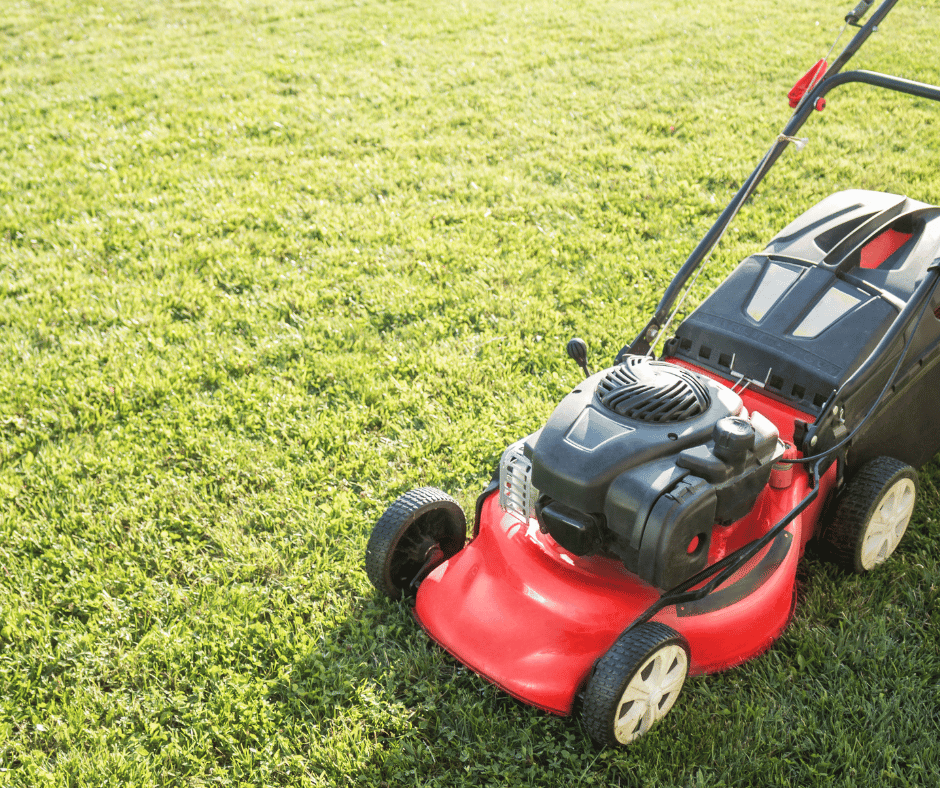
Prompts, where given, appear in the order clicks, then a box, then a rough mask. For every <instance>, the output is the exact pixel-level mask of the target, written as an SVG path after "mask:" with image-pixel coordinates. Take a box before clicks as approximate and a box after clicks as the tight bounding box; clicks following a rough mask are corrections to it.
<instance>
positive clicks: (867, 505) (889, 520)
mask: <svg viewBox="0 0 940 788" xmlns="http://www.w3.org/2000/svg"><path fill="white" fill-rule="evenodd" d="M916 498H917V471H915V470H914V469H913V468H912V467H911V466H910V465H906V464H905V463H903V462H901V461H900V460H895V459H893V458H891V457H878V458H876V459H874V460H872V461H871V462H869V463H866V464H865V465H863V466H862V468H861V470H859V472H858V473H857V474H856V475H855V477H854V478H853V479H852V481H851V482H849V485H848V487H846V489H845V492H844V493H843V495H842V498H841V500H840V501H839V505H838V507H837V508H836V514H835V518H834V519H833V521H832V525H831V526H830V527H829V529H828V531H827V533H826V536H825V539H826V541H827V542H828V543H829V546H830V547H831V548H832V552H833V557H834V559H835V561H836V563H837V564H839V565H840V566H842V567H843V568H844V569H846V570H848V571H850V572H858V573H859V574H861V573H862V572H867V571H869V570H870V569H873V568H874V567H875V566H877V565H878V564H880V563H881V562H882V561H884V560H886V559H887V558H888V556H890V555H891V553H893V552H894V549H895V548H896V547H897V546H898V543H899V542H900V541H901V537H902V536H904V532H905V531H906V530H907V524H908V523H909V522H910V520H911V514H912V513H913V511H914V501H915V500H916Z"/></svg>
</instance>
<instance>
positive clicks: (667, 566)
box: [500, 356, 786, 589]
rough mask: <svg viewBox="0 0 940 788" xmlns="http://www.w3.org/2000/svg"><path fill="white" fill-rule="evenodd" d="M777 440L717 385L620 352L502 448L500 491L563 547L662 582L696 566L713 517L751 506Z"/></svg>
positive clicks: (668, 584)
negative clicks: (529, 431)
mask: <svg viewBox="0 0 940 788" xmlns="http://www.w3.org/2000/svg"><path fill="white" fill-rule="evenodd" d="M785 448H786V447H785V444H783V443H782V442H781V441H780V440H779V434H778V430H777V428H776V427H775V426H774V425H773V424H772V423H771V422H770V421H769V420H768V419H766V418H764V417H763V416H761V415H760V414H759V413H752V414H750V415H749V414H748V413H747V411H746V410H745V408H744V405H743V403H742V401H741V398H740V397H739V396H738V395H737V394H735V393H734V392H733V391H732V390H731V389H729V388H728V387H727V386H723V385H721V384H720V383H717V382H715V381H713V380H711V379H709V378H707V377H705V376H703V375H699V374H696V373H694V372H691V371H689V370H687V369H684V368H682V367H680V366H678V365H676V364H672V363H667V362H662V361H653V360H650V359H648V358H646V357H643V356H628V357H627V358H626V359H625V360H624V361H623V362H622V363H621V364H618V365H617V366H615V367H611V368H609V369H606V370H604V371H602V372H598V373H596V374H594V375H592V376H590V377H588V378H587V379H586V380H585V381H583V382H582V384H581V385H579V386H578V387H577V388H576V389H575V390H574V391H573V392H572V393H571V394H569V395H568V396H567V397H565V399H564V400H562V402H561V404H560V405H559V406H558V407H557V408H556V409H555V411H554V413H553V414H552V415H551V417H550V418H549V420H548V422H547V423H546V425H545V426H544V427H543V428H542V429H541V430H540V431H539V432H537V433H535V434H533V435H531V436H529V438H527V439H525V440H524V441H521V442H520V443H519V444H516V445H515V446H513V447H510V449H509V450H508V451H507V453H506V455H505V456H504V457H503V461H502V462H501V464H500V476H501V479H500V487H501V491H502V496H501V497H502V500H503V502H504V506H505V507H506V508H508V509H510V510H511V509H512V508H513V507H514V506H515V508H516V509H517V511H518V513H519V514H520V515H521V516H523V517H528V516H529V515H530V514H531V510H533V509H534V513H535V516H536V517H537V518H538V522H539V526H540V528H541V530H542V531H543V532H545V533H548V534H550V535H551V537H552V538H553V539H554V540H555V541H556V542H558V544H560V545H561V546H562V547H564V548H565V549H566V550H568V551H570V552H571V553H574V554H575V555H579V556H584V555H592V554H606V555H610V556H616V557H617V558H619V559H620V560H621V561H623V564H624V565H625V566H626V568H627V569H628V570H629V571H631V572H633V573H634V574H636V575H637V576H639V577H640V578H642V579H643V580H644V581H646V582H648V583H651V584H652V585H654V586H656V587H657V588H660V589H669V588H672V587H674V586H676V585H678V584H679V583H681V582H682V581H684V580H686V579H688V578H689V577H691V576H692V575H694V574H695V573H696V572H698V571H700V570H701V569H704V568H705V566H706V564H707V562H708V553H709V546H710V544H711V536H712V530H713V528H714V526H715V524H716V523H717V524H720V525H729V524H731V523H733V522H735V521H737V520H739V519H740V518H741V517H743V516H744V515H746V514H747V513H748V512H749V511H750V510H751V508H752V507H753V505H754V502H755V500H756V499H757V496H758V494H759V493H760V491H761V490H762V489H763V487H764V485H765V484H766V483H767V481H768V479H769V477H770V472H771V469H772V467H773V463H774V461H775V460H776V459H778V458H779V457H780V456H781V455H782V454H783V452H784V449H785ZM523 490H525V492H526V494H524V495H523V494H520V493H521V492H522V491H523ZM536 491H537V492H536ZM529 501H531V502H532V503H531V509H530V504H529V503H528V502H529ZM523 510H526V511H523Z"/></svg>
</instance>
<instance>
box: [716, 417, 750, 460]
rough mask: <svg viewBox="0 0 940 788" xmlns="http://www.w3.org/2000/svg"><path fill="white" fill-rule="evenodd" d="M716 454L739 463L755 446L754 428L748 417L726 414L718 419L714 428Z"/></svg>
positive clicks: (720, 457)
mask: <svg viewBox="0 0 940 788" xmlns="http://www.w3.org/2000/svg"><path fill="white" fill-rule="evenodd" d="M712 438H713V439H714V441H715V456H716V457H718V458H719V459H721V460H724V461H725V462H727V463H731V464H737V463H738V462H740V461H741V460H743V459H745V458H746V457H747V453H748V451H750V450H751V449H753V448H754V428H753V427H752V426H751V423H750V422H749V421H748V420H747V419H742V418H739V417H738V416H725V417H724V418H722V419H718V421H717V422H716V423H715V428H714V429H713V430H712Z"/></svg>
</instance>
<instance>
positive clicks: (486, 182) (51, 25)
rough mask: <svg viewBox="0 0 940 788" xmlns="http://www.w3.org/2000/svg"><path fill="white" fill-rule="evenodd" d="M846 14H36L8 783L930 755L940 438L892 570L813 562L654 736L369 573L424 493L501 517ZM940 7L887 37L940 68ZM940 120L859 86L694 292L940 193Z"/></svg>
mask: <svg viewBox="0 0 940 788" xmlns="http://www.w3.org/2000/svg"><path fill="white" fill-rule="evenodd" d="M850 5H851V3H848V2H847V3H844V4H833V3H823V2H820V0H794V2H791V3H786V4H780V3H774V2H771V1H770V0H740V1H739V2H736V3H729V2H718V3H705V2H700V1H699V0H692V1H691V2H684V3H678V2H669V1H667V0H648V1H647V2H642V3H639V2H599V1H598V2H585V3H578V4H576V5H572V6H571V7H568V6H566V5H564V4H559V3H555V2H546V0H528V1H527V2H525V3H520V2H515V1H513V2H491V1H489V0H482V1H481V2H475V3H466V2H456V0H451V1H450V2H444V0H436V1H434V0H402V1H400V2H347V3H340V2H320V1H315V2H309V1H307V2H302V1H301V0H257V1H256V0H219V1H218V2H209V1H208V0H171V1H169V2H152V0H151V2H140V1H139V0H123V1H122V2H114V0H96V2H83V1H79V0H45V2H42V1H40V0H35V1H30V2H26V0H9V2H7V3H5V4H4V7H3V9H2V11H0V195H2V199H0V349H2V353H0V786H7V785H9V786H37V785H43V786H45V785H48V786H86V785H87V786H110V785H114V786H118V785H180V786H203V785H206V786H208V785H217V784H218V785H232V786H235V785H258V786H262V785H264V786H311V785H313V786H334V785H335V786H347V785H363V786H381V785H387V786H410V785H427V786H451V785H453V786H462V785H481V786H482V785H492V786H503V785H533V786H547V785H572V786H576V785H578V786H580V785H584V786H591V785H596V786H601V785H605V786H606V785H615V786H616V785H622V786H634V785H647V786H651V785H655V786H660V785H661V786H673V785H675V786H732V785H734V786H738V785H740V786H750V785H827V786H828V785H846V786H852V785H863V784H878V785H898V786H905V785H917V786H919V785H925V786H926V785H933V786H935V785H936V784H937V779H938V778H937V769H938V764H940V744H938V739H940V634H938V630H940V613H938V599H940V591H938V589H940V547H938V544H940V524H938V518H937V514H936V513H937V510H938V505H940V496H938V487H940V473H938V465H937V463H936V461H934V462H933V463H931V464H930V465H928V466H927V467H926V468H925V469H924V470H923V472H922V474H921V487H922V496H921V499H920V504H919V505H918V508H917V510H916V512H915V515H914V521H913V523H912V526H911V530H910V533H909V535H908V536H907V537H906V539H905V541H904V542H903V543H902V545H901V547H900V548H899V551H898V553H897V555H896V556H895V557H894V558H893V559H892V560H891V561H890V562H889V563H888V564H887V565H885V566H884V567H881V568H879V569H878V570H877V571H876V572H874V573H873V574H872V575H871V576H869V577H864V578H855V577H846V576H845V575H843V574H841V573H840V572H838V571H837V570H835V569H834V568H833V567H831V566H830V565H828V564H826V563H824V562H822V561H821V560H819V559H818V558H816V557H815V556H813V555H810V556H808V558H807V560H806V561H805V562H804V564H803V567H802V569H801V572H800V575H799V581H800V583H799V605H798V608H797V612H796V617H795V620H794V622H793V624H792V625H791V627H790V628H789V629H788V630H787V632H786V633H785V634H784V636H783V637H782V638H781V640H780V641H779V642H778V644H777V645H776V646H775V647H774V648H773V649H772V650H771V651H770V652H769V653H768V654H767V655H765V656H763V657H761V658H759V659H757V660H755V661H753V662H751V663H749V664H747V665H744V666H742V667H740V668H738V669H735V670H733V671H730V672H728V673H725V674H721V675H716V676H712V677H707V678H701V679H694V680H691V681H690V682H689V683H688V684H687V687H686V689H685V690H684V692H683V697H682V698H680V701H679V703H678V704H677V706H676V708H675V709H674V711H673V712H671V713H670V715H669V716H668V717H667V718H666V720H665V721H664V722H663V724H662V725H660V726H659V728H657V729H656V730H655V731H654V732H653V733H652V734H650V735H649V736H648V737H646V738H645V739H643V740H641V741H639V742H638V743H636V744H635V745H633V746H631V747H630V748H629V749H625V750H619V751H614V750H603V751H602V750H599V749H597V748H595V747H594V746H593V745H592V744H591V743H590V741H589V740H588V738H587V736H586V734H585V732H584V729H583V728H582V727H581V725H580V724H579V722H578V721H577V720H576V719H560V718H556V717H553V716H550V715H548V714H544V713H542V712H539V711H536V710H533V709H530V708H528V707H526V706H523V705H522V704H520V703H518V702H516V701H514V700H512V699H510V698H509V697H507V696H506V695H505V694H503V693H501V692H500V691H498V690H496V689H495V688H493V687H491V686H490V685H488V684H487V683H486V682H485V681H483V680H482V679H480V678H478V677H476V676H475V675H473V674H472V673H470V672H468V671H466V670H465V669H463V668H462V667H460V666H459V665H458V664H457V663H455V662H454V661H453V660H452V659H450V658H449V657H446V656H445V655H444V654H443V653H442V652H441V651H440V650H439V649H438V648H436V647H435V646H434V645H433V644H431V643H430V642H429V641H428V639H427V638H426V637H425V636H424V635H423V634H422V633H421V632H420V631H419V629H418V627H417V626H416V625H415V623H414V622H413V620H412V617H411V615H410V612H409V610H408V607H407V605H405V604H396V603H390V602H388V601H386V600H384V599H382V598H380V597H378V596H377V595H376V593H375V592H374V591H373V590H372V588H371V587H370V586H369V584H368V581H367V579H366V577H365V572H364V569H363V553H364V549H365V544H366V540H367V538H368V534H369V530H370V528H371V525H372V523H373V522H374V521H375V519H376V518H377V517H378V516H379V515H380V514H381V512H382V511H383V509H384V508H385V507H386V506H387V505H388V504H389V503H390V502H391V501H392V500H393V499H394V498H395V497H396V496H397V495H399V494H400V493H401V492H403V491H405V490H407V489H409V488H411V487H415V486H420V485H426V484H430V485H436V486H439V487H441V488H443V489H445V490H447V491H449V492H451V493H452V494H454V495H455V496H456V497H457V498H458V499H459V500H460V501H461V502H462V503H463V504H464V505H465V507H466V508H468V509H472V502H473V500H474V498H475V496H476V494H477V493H478V491H479V490H480V489H481V488H482V487H483V485H484V484H485V483H486V481H487V479H488V478H489V475H490V473H491V471H492V468H493V467H494V465H495V463H496V462H497V461H498V458H499V456H500V454H501V452H502V450H503V449H504V447H505V446H506V445H507V444H508V443H509V442H510V441H512V440H514V439H515V438H517V437H519V436H522V435H525V434H527V433H529V432H531V431H532V430H534V429H536V428H537V427H538V426H539V425H540V423H541V422H542V421H544V419H545V418H546V416H547V415H548V414H549V413H550V412H551V409H552V407H553V404H554V403H555V402H556V401H557V400H558V399H559V398H560V397H561V396H563V395H564V394H565V393H567V391H568V390H570V388H571V387H572V386H573V385H574V384H576V383H577V382H578V380H579V373H578V371H577V369H576V367H575V366H574V365H573V364H572V363H571V362H570V361H569V360H567V359H566V358H565V355H564V345H565V343H566V342H567V340H568V339H569V338H570V337H571V336H573V335H576V334H577V335H581V336H583V337H584V338H585V339H586V340H587V341H588V344H589V346H590V361H591V363H592V366H595V367H596V366H598V365H601V364H603V363H607V362H609V360H610V359H612V358H613V356H614V355H615V354H616V352H617V351H618V350H619V349H620V347H621V346H622V345H623V344H625V343H626V342H628V341H629V340H630V339H632V338H633V336H634V335H635V334H636V332H638V331H639V330H640V328H641V327H642V326H643V324H644V323H645V320H646V319H647V318H648V316H649V314H650V312H651V310H652V309H653V308H654V307H655V304H656V302H657V301H658V298H659V296H660V294H661V292H662V289H663V287H664V286H665V284H666V283H667V282H668V281H669V278H670V276H671V274H672V273H673V272H674V271H675V270H676V268H677V267H678V265H680V264H681V262H682V261H683V260H684V259H685V257H686V255H687V254H688V252H689V251H690V250H691V249H692V248H693V246H694V245H695V243H696V242H697V240H698V238H699V237H700V236H701V235H702V234H703V233H704V232H705V231H706V230H707V228H708V227H709V226H710V223H711V222H712V221H713V220H714V218H715V217H716V216H717V214H718V212H719V211H720V209H721V208H722V207H723V206H724V204H725V203H726V202H727V201H728V200H729V199H730V197H731V195H732V194H733V193H734V191H735V190H736V188H737V186H738V185H739V184H740V183H741V181H742V180H743V178H744V177H746V175H747V174H748V173H749V171H750V170H751V169H752V167H753V166H754V165H755V164H756V162H757V160H758V159H759V158H760V156H761V155H763V153H764V152H765V151H766V149H767V148H768V147H769V145H770V143H771V141H772V140H773V138H774V136H775V135H776V134H777V132H778V131H779V129H780V128H782V126H783V124H784V122H785V121H786V119H787V117H788V116H789V109H788V107H787V105H786V98H785V97H786V92H787V91H788V90H789V88H790V87H791V86H792V84H793V83H794V82H795V81H796V79H797V78H798V77H799V76H800V75H801V74H802V73H803V72H804V71H805V70H806V69H807V68H808V67H809V66H810V65H812V63H814V62H815V61H816V60H817V59H818V58H819V57H822V56H823V55H824V54H825V53H826V51H827V50H828V48H829V45H830V44H831V42H832V40H833V39H834V38H835V36H836V35H837V34H838V31H839V29H840V27H841V18H842V16H843V15H844V14H845V13H846V12H847V11H848V10H849V7H850ZM843 6H844V7H843ZM936 13H937V8H936V6H935V5H934V4H933V3H915V2H903V1H902V2H901V3H899V5H898V7H897V8H896V9H895V10H894V11H893V12H892V14H891V15H890V16H889V18H888V20H887V21H886V22H885V23H884V24H883V25H882V30H881V31H880V32H879V33H878V34H876V35H875V36H874V38H873V39H872V40H871V41H869V42H868V44H866V46H865V48H864V49H863V50H862V51H861V52H860V53H859V55H858V56H857V57H856V59H855V60H854V61H853V63H852V65H853V66H857V67H860V68H870V69H872V70H879V71H884V72H888V73H897V74H899V75H901V76H905V77H908V78H912V79H919V80H923V81H928V82H930V81H934V82H936V81H938V77H937V74H938V71H940V54H938V50H937V48H936V46H935V41H934V39H935V36H934V35H933V33H934V31H935V27H936ZM847 35H848V34H846V35H844V36H843V39H842V41H843V43H844V42H845V41H846V40H847ZM938 118H940V107H938V106H934V105H931V104H930V103H929V102H925V101H919V100H915V99H910V98H907V97H900V96H890V95H884V96H882V95H879V94H877V93H876V92H874V91H873V90H872V89H870V88H865V87H860V86H857V87H848V88H845V89H842V90H840V91H838V92H837V93H833V94H831V96H830V100H829V108H828V109H827V110H826V111H825V112H824V113H822V114H820V115H817V116H815V117H814V118H812V119H811V121H810V122H809V123H808V124H807V126H806V127H804V132H803V133H804V134H805V135H806V136H808V137H809V138H810V144H809V146H808V147H807V148H806V149H805V150H804V151H802V152H801V153H798V154H797V153H796V152H794V151H793V150H792V148H791V150H789V151H788V152H787V153H786V154H785V155H784V157H783V159H782V161H781V162H780V163H779V164H778V166H777V168H776V169H775V170H774V171H773V172H772V173H771V175H770V176H769V177H768V179H767V180H766V182H765V183H764V185H762V186H761V188H760V189H759V190H758V193H757V194H756V195H755V197H754V198H753V199H752V200H751V201H750V202H749V204H748V205H747V206H746V207H745V209H744V210H743V211H742V214H741V216H740V219H739V221H738V222H737V223H736V224H735V226H734V227H733V228H732V229H731V231H730V232H729V233H728V234H727V236H726V238H725V239H724V240H723V242H722V245H721V247H720V248H719V250H718V251H717V252H716V254H715V255H714V258H713V261H712V262H711V264H710V266H709V267H708V268H707V269H706V271H705V273H704V274H703V276H702V278H701V280H700V283H699V285H698V286H697V287H696V289H695V291H694V293H693V294H692V296H691V298H690V301H689V305H693V304H694V303H695V302H696V300H698V299H700V298H701V297H702V296H704V295H705V294H707V292H708V289H709V287H710V286H713V285H714V284H715V283H717V282H718V281H720V280H721V278H722V277H723V276H724V275H725V274H726V273H727V272H728V271H729V270H730V268H731V267H732V266H733V265H734V264H735V262H737V261H738V260H740V259H741V258H742V257H743V256H745V255H746V254H748V253H749V252H753V251H755V250H758V249H760V248H762V245H763V243H765V242H766V241H767V240H768V239H769V238H770V237H771V236H772V235H773V234H774V233H775V232H776V231H778V230H779V229H781V228H782V227H783V226H784V225H785V224H787V223H788V222H789V221H790V220H791V219H792V218H793V217H795V216H796V215H797V214H798V213H800V212H801V211H803V210H805V209H806V208H808V207H809V206H811V205H812V204H814V203H815V202H816V201H818V200H819V199H821V198H822V197H824V196H826V195H827V194H829V193H831V192H834V191H837V190H839V189H844V188H855V187H859V188H870V189H878V190H884V191H892V192H897V193H903V194H908V195H909V196H911V197H914V198H917V199H920V200H923V201H925V202H930V203H935V204H936V203H938V202H940V172H938V168H937V151H938V150H940V122H938Z"/></svg>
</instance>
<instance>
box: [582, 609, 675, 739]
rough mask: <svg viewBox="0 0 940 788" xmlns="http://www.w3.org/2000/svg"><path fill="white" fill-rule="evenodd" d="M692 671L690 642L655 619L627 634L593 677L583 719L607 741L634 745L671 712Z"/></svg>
mask: <svg viewBox="0 0 940 788" xmlns="http://www.w3.org/2000/svg"><path fill="white" fill-rule="evenodd" d="M688 674H689V646H688V644H687V643H686V641H685V638H683V637H682V635H680V634H679V633H678V632H676V631H675V630H674V629H671V628H669V627H667V626H666V625H665V624H660V623H658V622H655V621H652V622H647V623H645V624H640V625H639V626H638V627H636V628H635V629H632V630H630V631H629V632H626V633H624V634H623V635H621V636H620V637H619V638H618V639H617V640H616V641H615V642H614V644H613V645H612V646H611V647H610V649H609V650H608V651H607V653H606V654H604V656H603V657H601V659H600V661H599V662H598V663H597V666H596V667H595V669H594V673H593V675H592V676H591V678H590V679H589V680H588V684H587V687H586V689H585V693H584V708H583V709H582V712H581V719H582V722H583V723H584V726H585V728H587V731H588V733H589V734H590V736H591V738H592V739H593V740H594V741H595V742H597V743H598V744H601V745H611V746H617V745H622V744H629V743H630V742H632V741H633V740H634V739H637V738H639V737H640V736H642V735H643V734H644V733H646V732H647V731H648V730H649V729H650V728H651V727H652V726H653V725H654V724H655V723H657V722H658V721H659V720H661V719H662V718H663V717H665V716H666V713H667V712H668V711H669V710H670V709H671V708H672V706H673V704H674V703H675V702H676V698H678V697H679V692H680V691H681V690H682V686H683V685H684V684H685V679H686V676H688Z"/></svg>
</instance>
